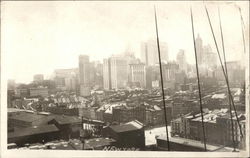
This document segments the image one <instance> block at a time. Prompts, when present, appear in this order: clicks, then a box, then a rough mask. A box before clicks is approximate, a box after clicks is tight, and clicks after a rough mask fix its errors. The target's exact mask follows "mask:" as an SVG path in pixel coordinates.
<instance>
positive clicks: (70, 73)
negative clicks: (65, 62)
mask: <svg viewBox="0 0 250 158" xmlns="http://www.w3.org/2000/svg"><path fill="white" fill-rule="evenodd" d="M78 74H79V72H78V68H72V69H56V70H55V71H54V81H55V85H56V87H57V88H59V89H62V90H70V89H73V90H75V89H74V88H77V85H78Z"/></svg>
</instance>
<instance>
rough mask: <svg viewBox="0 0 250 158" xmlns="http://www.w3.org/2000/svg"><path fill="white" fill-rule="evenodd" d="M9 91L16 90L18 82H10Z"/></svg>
mask: <svg viewBox="0 0 250 158" xmlns="http://www.w3.org/2000/svg"><path fill="white" fill-rule="evenodd" d="M7 88H8V90H15V88H16V82H15V80H8V87H7Z"/></svg>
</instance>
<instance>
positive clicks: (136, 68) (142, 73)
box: [129, 63, 146, 88]
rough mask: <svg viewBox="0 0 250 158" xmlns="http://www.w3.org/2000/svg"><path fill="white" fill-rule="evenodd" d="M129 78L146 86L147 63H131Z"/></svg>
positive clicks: (143, 86) (141, 85)
mask: <svg viewBox="0 0 250 158" xmlns="http://www.w3.org/2000/svg"><path fill="white" fill-rule="evenodd" d="M129 80H130V82H131V83H139V86H140V87H142V88H145V87H146V67H145V64H143V63H139V64H130V65H129Z"/></svg>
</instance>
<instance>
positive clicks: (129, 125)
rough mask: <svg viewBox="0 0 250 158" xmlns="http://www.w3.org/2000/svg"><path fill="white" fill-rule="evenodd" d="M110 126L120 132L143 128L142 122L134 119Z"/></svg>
mask: <svg viewBox="0 0 250 158" xmlns="http://www.w3.org/2000/svg"><path fill="white" fill-rule="evenodd" d="M110 128H111V129H112V130H114V131H115V132H117V133H122V132H127V131H134V130H139V129H141V128H143V124H142V123H140V122H139V121H137V120H135V121H131V122H128V123H126V124H123V125H112V126H110Z"/></svg>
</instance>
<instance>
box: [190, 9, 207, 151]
mask: <svg viewBox="0 0 250 158" xmlns="http://www.w3.org/2000/svg"><path fill="white" fill-rule="evenodd" d="M190 13H191V23H192V33H193V42H194V53H195V65H196V74H197V80H198V90H199V98H200V99H199V101H200V112H201V123H202V131H203V141H204V150H205V151H207V146H206V133H205V125H204V117H203V108H202V99H201V87H200V76H199V66H198V61H197V52H196V42H195V33H194V22H193V13H192V8H191V7H190Z"/></svg>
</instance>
